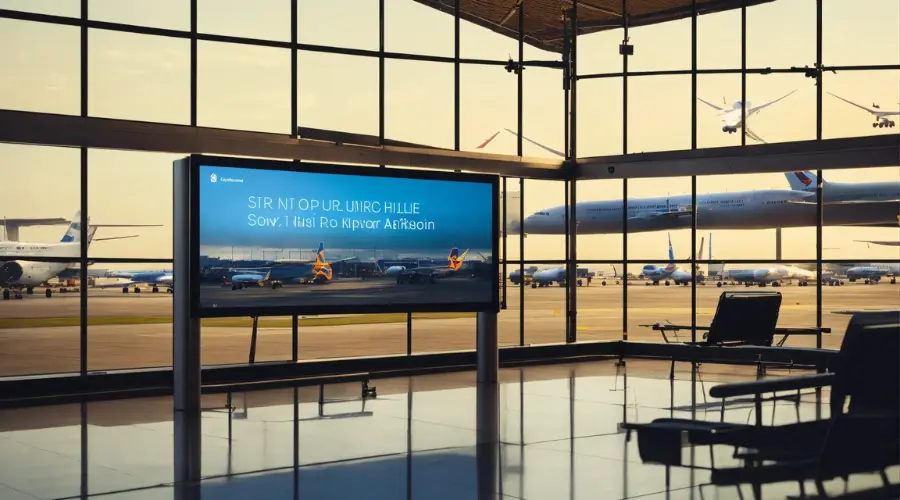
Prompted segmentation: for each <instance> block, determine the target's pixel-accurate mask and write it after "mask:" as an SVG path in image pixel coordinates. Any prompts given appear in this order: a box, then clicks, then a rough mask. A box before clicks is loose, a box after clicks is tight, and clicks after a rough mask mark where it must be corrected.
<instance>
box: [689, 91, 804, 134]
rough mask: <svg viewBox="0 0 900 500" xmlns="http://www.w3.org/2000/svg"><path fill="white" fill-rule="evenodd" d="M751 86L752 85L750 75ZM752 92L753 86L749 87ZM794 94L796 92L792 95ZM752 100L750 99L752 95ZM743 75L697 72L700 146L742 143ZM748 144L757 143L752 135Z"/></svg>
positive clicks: (696, 104)
mask: <svg viewBox="0 0 900 500" xmlns="http://www.w3.org/2000/svg"><path fill="white" fill-rule="evenodd" d="M747 87H748V89H749V87H750V84H749V77H748V84H747ZM747 92H748V93H749V90H748V91H747ZM791 97H793V96H791ZM748 100H749V99H748ZM740 102H741V75H739V74H737V75H733V74H728V75H699V76H697V102H696V103H694V106H696V107H697V147H698V148H717V147H724V146H740V145H741V134H740V132H738V131H737V129H736V128H735V127H736V125H737V123H739V121H740V118H741V117H740V116H739V115H740V111H736V112H735V111H730V112H729V113H728V114H727V115H723V114H722V113H723V112H725V111H728V110H734V109H735V108H734V106H735V105H737V106H738V108H737V109H738V110H739V109H740ZM747 144H753V141H752V140H751V139H750V138H749V137H748V138H747Z"/></svg>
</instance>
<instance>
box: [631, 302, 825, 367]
mask: <svg viewBox="0 0 900 500" xmlns="http://www.w3.org/2000/svg"><path fill="white" fill-rule="evenodd" d="M780 311H781V293H780V292H773V291H749V292H722V294H721V295H720V296H719V303H718V305H717V306H716V314H715V316H713V319H712V322H710V325H709V326H708V327H695V328H696V330H697V331H702V332H704V334H703V340H701V341H698V342H685V341H682V340H681V339H679V338H678V332H679V331H681V330H690V329H691V326H690V325H673V324H660V323H655V324H652V325H641V326H646V327H650V328H652V329H654V330H656V331H658V332H660V333H661V334H662V336H663V340H665V342H666V343H667V344H671V343H673V340H672V339H670V338H669V335H668V334H667V333H672V334H673V335H674V337H675V339H674V342H677V343H681V344H684V345H690V346H700V347H734V346H755V347H771V346H772V344H773V342H774V341H775V335H783V336H784V337H783V338H782V339H781V341H780V342H779V343H778V344H777V346H779V347H780V346H782V345H783V344H784V342H785V340H787V338H788V337H789V336H790V335H809V334H816V333H818V332H822V333H830V332H831V329H830V328H776V326H775V325H776V324H777V323H778V314H779V312H780ZM757 366H758V371H759V372H760V373H761V372H762V371H763V365H762V360H761V359H760V360H758V362H757ZM674 376H675V360H674V359H673V360H672V365H671V367H670V370H669V377H670V378H674Z"/></svg>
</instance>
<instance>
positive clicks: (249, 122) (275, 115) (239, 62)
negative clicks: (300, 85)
mask: <svg viewBox="0 0 900 500" xmlns="http://www.w3.org/2000/svg"><path fill="white" fill-rule="evenodd" d="M197 57H198V63H197V78H198V89H197V94H198V95H197V122H198V124H199V125H201V126H207V127H217V128H230V129H239V130H258V131H262V132H277V133H282V134H286V133H290V132H291V130H290V128H291V115H292V113H293V111H292V110H291V59H290V58H291V51H289V50H286V49H273V48H269V47H251V46H245V45H237V44H232V43H216V42H202V41H201V42H198V46H197Z"/></svg>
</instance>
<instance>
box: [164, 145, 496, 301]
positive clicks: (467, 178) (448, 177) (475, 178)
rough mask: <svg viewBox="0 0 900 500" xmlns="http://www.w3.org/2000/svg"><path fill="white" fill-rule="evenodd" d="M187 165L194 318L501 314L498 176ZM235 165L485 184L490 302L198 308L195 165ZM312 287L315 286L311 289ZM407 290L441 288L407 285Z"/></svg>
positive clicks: (274, 165)
mask: <svg viewBox="0 0 900 500" xmlns="http://www.w3.org/2000/svg"><path fill="white" fill-rule="evenodd" d="M180 161H183V162H185V163H186V164H187V165H188V169H189V178H190V190H189V192H190V214H189V218H190V224H189V232H190V234H189V235H188V236H189V241H190V255H191V259H190V260H191V262H190V269H191V273H190V274H191V278H190V280H189V281H190V302H191V304H190V310H191V317H194V318H227V317H248V316H249V317H258V316H295V315H297V316H299V315H328V314H379V313H382V314H389V313H424V312H435V313H441V312H499V311H500V261H499V251H500V176H498V175H491V174H470V173H460V172H446V171H435V170H413V169H400V168H390V167H357V166H351V165H336V164H330V163H317V162H315V163H314V162H305V161H304V162H298V161H279V160H261V159H260V160H257V159H253V158H235V157H227V156H209V155H202V154H193V155H190V156H188V157H186V158H184V159H183V160H180ZM201 166H215V167H234V168H246V169H256V170H277V171H290V172H303V173H320V174H336V175H355V176H362V177H387V178H399V179H417V180H441V181H455V182H469V183H481V184H489V185H490V186H491V191H492V212H493V213H492V214H491V220H492V225H491V231H492V235H493V237H492V238H491V245H492V248H491V255H492V259H491V260H492V262H491V264H490V274H491V275H492V276H493V279H492V280H491V292H492V293H491V297H492V298H491V300H490V301H480V302H478V301H473V302H454V303H433V304H428V303H424V304H376V303H372V304H361V305H359V306H353V307H348V306H344V305H325V306H302V305H296V306H269V307H259V306H241V307H216V308H201V307H200V167H201ZM310 286H315V285H310ZM410 286H440V283H438V284H437V285H410Z"/></svg>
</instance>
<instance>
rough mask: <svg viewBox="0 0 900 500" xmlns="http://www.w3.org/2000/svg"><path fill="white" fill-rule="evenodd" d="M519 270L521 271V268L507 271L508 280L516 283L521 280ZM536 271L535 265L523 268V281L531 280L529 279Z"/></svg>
mask: <svg viewBox="0 0 900 500" xmlns="http://www.w3.org/2000/svg"><path fill="white" fill-rule="evenodd" d="M520 271H521V269H518V268H516V269H514V270H513V271H512V272H511V273H509V281H511V282H512V284H514V285H518V284H519V283H521V282H522V277H521V272H520ZM537 271H538V267H537V266H528V267H526V268H525V282H526V283H527V282H529V281H531V279H532V278H533V277H534V273H536V272H537Z"/></svg>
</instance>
